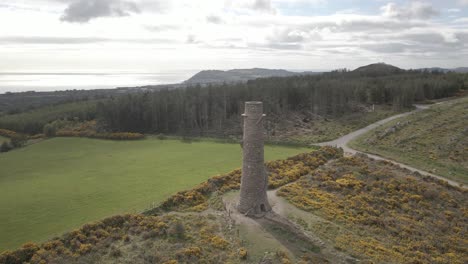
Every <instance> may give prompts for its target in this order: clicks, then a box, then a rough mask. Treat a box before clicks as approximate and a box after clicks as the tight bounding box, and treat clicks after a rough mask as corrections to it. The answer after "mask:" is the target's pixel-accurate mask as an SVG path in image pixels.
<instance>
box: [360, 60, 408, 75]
mask: <svg viewBox="0 0 468 264" xmlns="http://www.w3.org/2000/svg"><path fill="white" fill-rule="evenodd" d="M404 71H405V70H403V69H400V68H398V67H396V66H393V65H390V64H386V63H374V64H369V65H366V66H362V67H359V68H357V69H355V70H354V71H353V72H360V73H364V74H368V75H373V76H374V75H387V74H395V73H401V72H404Z"/></svg>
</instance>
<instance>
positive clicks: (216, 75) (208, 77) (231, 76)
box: [184, 68, 317, 84]
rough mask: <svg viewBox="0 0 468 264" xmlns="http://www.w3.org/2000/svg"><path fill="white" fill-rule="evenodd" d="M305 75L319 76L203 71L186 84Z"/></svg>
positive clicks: (236, 70)
mask: <svg viewBox="0 0 468 264" xmlns="http://www.w3.org/2000/svg"><path fill="white" fill-rule="evenodd" d="M304 74H317V73H314V72H291V71H287V70H274V69H263V68H253V69H233V70H228V71H220V70H205V71H201V72H199V73H197V74H195V75H194V76H192V77H191V78H190V79H188V80H186V81H185V82H184V83H185V84H208V83H223V82H226V83H235V82H246V81H248V80H254V79H257V78H268V77H289V76H296V75H304Z"/></svg>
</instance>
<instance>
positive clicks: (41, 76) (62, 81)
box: [0, 70, 199, 94]
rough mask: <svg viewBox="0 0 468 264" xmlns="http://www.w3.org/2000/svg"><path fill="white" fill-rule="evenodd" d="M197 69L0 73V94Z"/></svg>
mask: <svg viewBox="0 0 468 264" xmlns="http://www.w3.org/2000/svg"><path fill="white" fill-rule="evenodd" d="M198 71H199V70H172V71H161V72H0V94H4V93H7V92H27V91H36V92H44V91H59V90H74V89H77V90H83V89H85V90H90V89H112V88H117V87H136V86H145V85H160V84H175V83H180V82H183V81H185V80H187V79H189V78H190V77H192V76H193V75H194V74H196V73H197V72H198Z"/></svg>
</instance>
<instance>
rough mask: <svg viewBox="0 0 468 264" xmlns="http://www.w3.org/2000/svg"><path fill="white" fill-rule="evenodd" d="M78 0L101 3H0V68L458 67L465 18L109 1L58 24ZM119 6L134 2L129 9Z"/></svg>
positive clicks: (417, 11)
mask: <svg viewBox="0 0 468 264" xmlns="http://www.w3.org/2000/svg"><path fill="white" fill-rule="evenodd" d="M81 1H103V0H17V2H16V1H15V8H11V7H5V6H2V5H0V24H2V25H15V26H14V27H0V58H2V60H0V70H1V69H8V68H11V67H19V68H21V67H32V65H36V67H45V65H48V66H47V67H49V65H58V66H57V67H65V68H66V67H78V66H77V65H80V67H96V65H98V66H99V67H110V66H112V67H138V68H140V67H146V68H148V69H160V70H161V69H173V68H177V67H184V68H188V67H190V68H199V69H203V68H234V67H276V68H317V67H318V66H320V67H322V68H323V67H328V66H327V65H326V63H329V64H330V66H329V67H331V68H335V67H337V66H336V64H338V65H340V67H341V66H343V67H350V68H352V67H354V66H358V65H359V64H363V63H365V62H366V61H367V60H369V61H373V59H375V58H379V60H385V61H387V62H389V63H391V62H392V60H393V59H396V58H399V59H400V60H401V61H403V62H405V63H407V64H408V65H410V64H411V65H412V66H411V67H415V66H414V64H416V63H423V62H425V63H429V62H428V61H435V62H436V61H437V60H441V61H444V62H445V63H452V64H456V63H459V64H464V63H465V62H466V61H468V32H467V31H468V20H466V19H464V18H458V19H452V20H450V19H448V20H445V19H441V20H432V19H430V18H432V17H434V16H435V15H436V12H435V11H434V9H433V8H432V7H431V6H430V5H428V4H424V3H422V2H412V3H411V4H408V5H397V4H385V5H384V4H383V5H384V6H383V7H382V8H381V10H380V11H379V10H377V11H376V13H375V14H365V15H364V14H359V13H360V12H359V11H358V10H350V11H349V12H339V10H332V11H331V12H330V15H328V14H321V15H314V16H312V15H310V16H306V15H292V14H290V13H288V12H287V10H290V9H282V7H283V6H284V5H288V8H291V6H290V5H297V6H293V7H292V9H295V8H300V7H301V5H304V4H305V5H306V7H310V5H311V4H317V5H319V4H324V6H327V3H326V2H325V1H319V0H294V1H293V2H291V1H286V0H270V1H256V0H225V1H219V0H199V1H193V0H172V1H169V2H168V1H160V0H156V1H153V0H111V1H107V2H106V7H105V8H103V9H100V8H98V10H101V11H99V12H97V11H96V10H91V11H92V12H91V11H90V12H87V11H86V10H87V9H86V8H85V9H83V10H84V11H86V12H84V14H82V13H80V12H78V15H76V14H75V16H74V19H75V21H77V22H85V21H91V23H63V22H60V17H61V16H62V15H63V10H65V9H67V8H70V7H71V5H73V3H78V2H81ZM45 3H48V4H45ZM123 3H134V4H135V5H136V9H134V8H128V6H126V5H124V4H123ZM109 8H110V9H109ZM112 8H114V9H112ZM448 8H451V7H450V6H447V7H446V8H442V9H441V10H448ZM362 9H363V8H362ZM102 10H105V12H103V11H102ZM109 10H112V11H109ZM132 10H135V11H137V10H138V11H140V12H133V11H132ZM448 13H449V12H445V11H444V12H442V13H441V14H440V16H441V17H442V16H447V15H449V14H448ZM127 14H130V16H125V15H127ZM98 17H99V18H100V19H95V18H98ZM444 18H446V17H444ZM447 21H449V22H447ZM44 29H47V30H44ZM15 58H16V59H15ZM59 58H60V59H59ZM125 59H127V61H128V63H127V61H125ZM59 61H61V62H60V63H61V64H58V63H59ZM332 63H334V64H335V66H333V65H331V64H332ZM347 63H348V64H347ZM352 63H355V64H352ZM351 64H352V65H351ZM109 65H110V66H109ZM116 65H117V66H116ZM314 65H315V66H314ZM317 65H318V66H317ZM401 66H402V67H404V65H401ZM51 67H52V66H51Z"/></svg>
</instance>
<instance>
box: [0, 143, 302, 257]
mask: <svg viewBox="0 0 468 264" xmlns="http://www.w3.org/2000/svg"><path fill="white" fill-rule="evenodd" d="M305 151H311V149H306V148H291V147H282V146H267V147H266V150H265V156H266V159H267V160H274V159H280V158H285V157H288V156H292V155H295V154H297V153H300V152H305ZM240 164H241V148H240V146H239V144H223V143H215V142H209V141H201V142H193V143H183V142H181V141H179V140H157V139H147V140H141V141H108V140H95V139H84V138H54V139H50V140H45V141H43V142H40V143H37V144H33V145H30V146H28V147H25V148H21V149H17V150H14V151H11V152H8V153H4V154H0V223H1V225H0V251H2V250H5V249H12V248H15V247H18V246H20V245H21V244H23V243H25V242H28V241H36V242H40V241H43V240H46V239H48V238H51V237H53V236H56V235H60V234H62V233H63V232H66V231H69V230H71V229H73V228H76V227H78V226H80V225H82V224H84V223H86V222H89V221H94V220H98V219H100V218H103V217H106V216H109V215H113V214H119V213H124V212H137V211H142V210H144V209H145V208H148V207H150V206H151V204H152V203H158V202H160V201H162V200H163V199H165V198H167V197H168V196H169V195H171V194H173V193H175V192H177V191H180V190H184V189H188V188H190V187H192V186H194V185H196V184H198V183H200V182H202V181H204V180H206V179H208V178H210V177H211V176H213V175H216V174H220V173H225V172H228V171H231V170H232V169H235V168H237V167H240Z"/></svg>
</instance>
